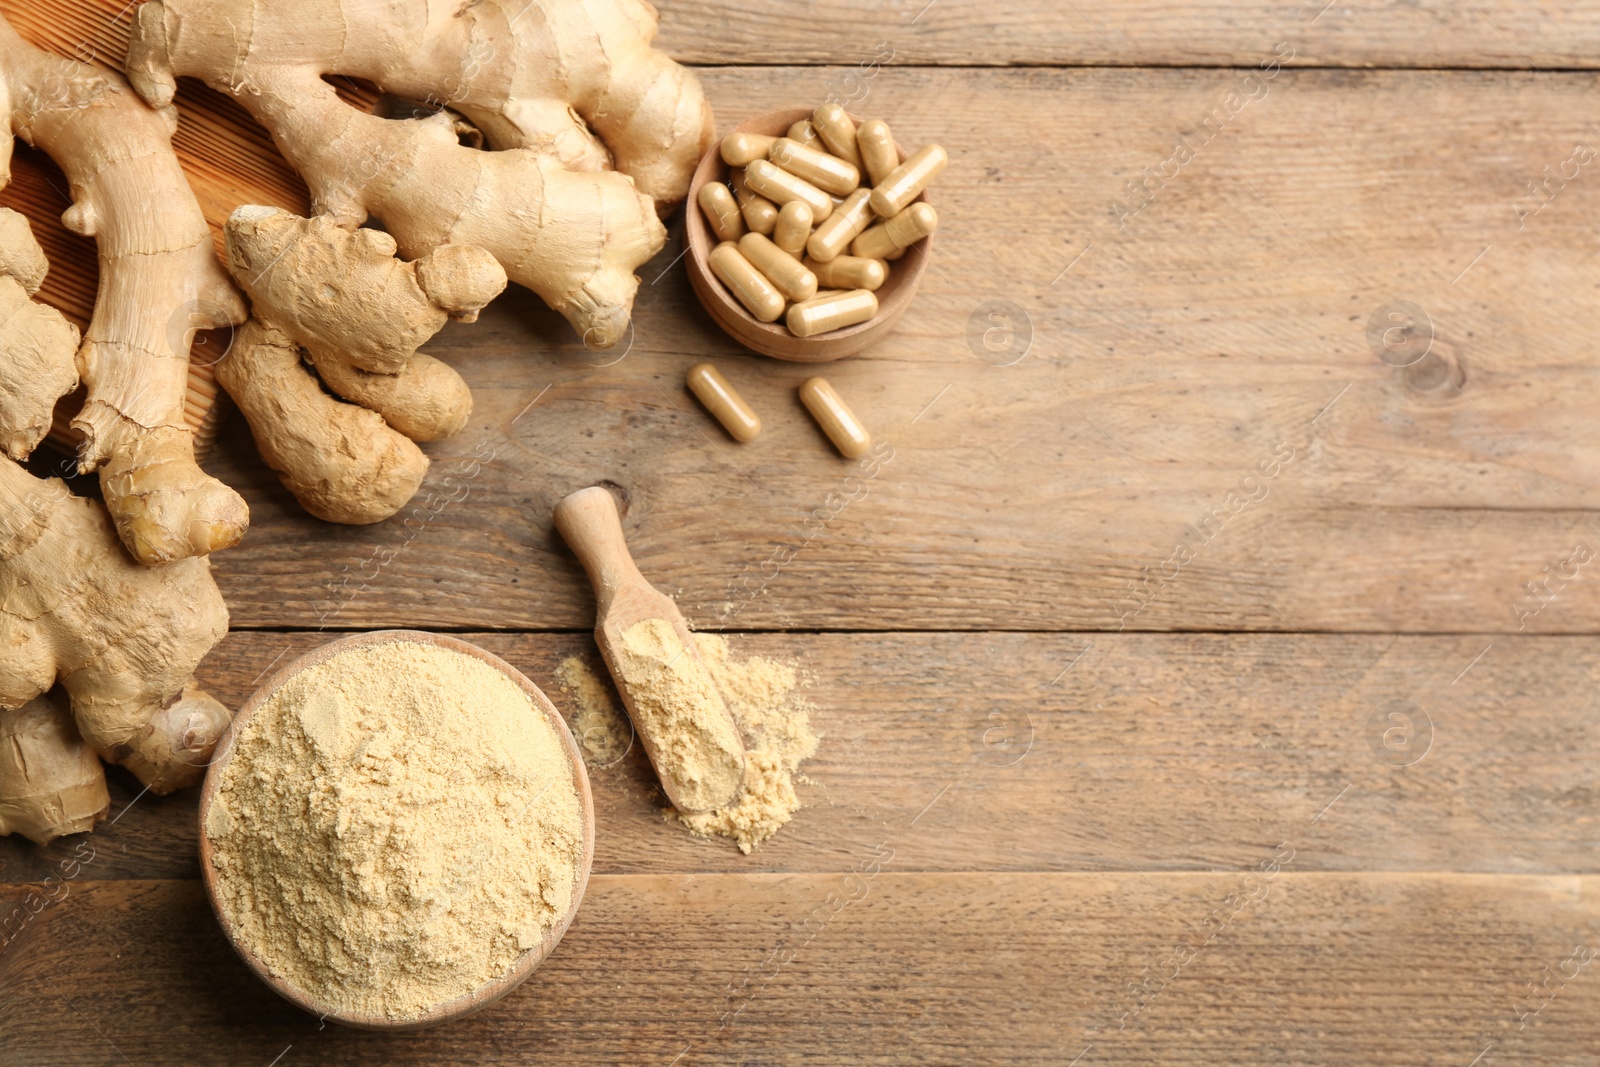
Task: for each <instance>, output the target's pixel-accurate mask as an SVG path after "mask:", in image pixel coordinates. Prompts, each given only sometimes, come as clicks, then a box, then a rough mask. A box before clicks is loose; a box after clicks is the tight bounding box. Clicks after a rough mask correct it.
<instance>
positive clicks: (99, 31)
mask: <svg viewBox="0 0 1600 1067" xmlns="http://www.w3.org/2000/svg"><path fill="white" fill-rule="evenodd" d="M0 6H4V7H5V9H6V10H5V14H6V17H7V18H9V19H11V21H12V22H13V23H15V24H16V26H17V28H18V30H19V31H21V32H24V33H29V34H37V35H39V36H41V37H44V38H46V39H48V40H50V42H51V44H52V45H53V46H54V47H55V48H56V49H57V50H58V51H60V52H62V54H65V55H71V54H90V55H94V56H97V57H105V58H108V59H113V60H115V59H120V57H121V56H122V55H124V54H125V52H126V51H127V39H128V32H129V26H130V20H131V15H130V11H131V9H132V8H133V7H134V6H135V4H132V3H126V2H125V0H32V2H30V3H28V4H26V5H24V4H22V3H20V2H18V0H7V3H6V4H4V5H0ZM657 6H658V8H659V9H660V11H661V36H660V46H661V47H662V48H664V49H665V50H666V51H667V53H668V54H669V55H672V56H674V57H675V58H677V59H679V60H682V61H684V62H691V63H700V64H708V65H712V66H725V65H735V64H745V63H761V62H767V63H782V64H795V65H801V64H834V65H838V66H840V67H841V68H846V69H841V70H840V71H838V72H837V73H836V75H835V79H836V80H837V83H838V84H837V86H836V87H835V89H834V91H835V92H836V93H838V95H839V96H840V98H841V99H847V98H848V97H849V96H850V95H851V94H852V93H854V92H859V91H860V89H861V87H862V85H863V83H870V81H871V77H870V74H871V70H872V67H871V64H873V63H874V62H876V63H880V64H881V63H889V64H895V65H902V66H903V65H926V64H955V65H959V66H968V65H997V66H1006V65H1028V66H1051V65H1061V66H1077V65H1087V66H1134V65H1137V66H1156V67H1160V66H1254V65H1256V64H1257V63H1258V62H1260V61H1261V60H1263V59H1265V58H1267V57H1268V56H1271V55H1273V53H1274V50H1275V49H1277V48H1278V46H1279V43H1280V42H1287V43H1288V44H1289V45H1291V46H1292V48H1293V55H1294V56H1295V59H1294V62H1297V63H1301V64H1305V65H1309V66H1323V67H1469V68H1482V67H1503V68H1511V69H1530V68H1544V69H1551V68H1592V67H1594V66H1595V65H1596V63H1597V61H1600V60H1597V57H1600V16H1597V14H1596V12H1595V10H1594V8H1593V6H1592V5H1587V4H1580V3H1573V2H1570V0H1569V2H1565V3H1533V2H1530V0H1482V2H1480V3H1471V4H1456V3H1450V2H1449V0H1414V2H1410V3H1408V2H1405V0H1376V2H1372V3H1362V4H1327V3H1325V2H1324V0H1297V2H1295V3H1290V4H1282V3H1276V4H1275V3H1270V2H1267V0H1205V2H1197V0H1140V2H1137V3H1122V4H1095V5H1078V4H1071V3H1068V4H1061V3H1056V2H1053V0H1012V2H1010V3H1007V4H1003V5H997V4H992V3H983V2H981V0H932V2H930V0H890V2H889V3H881V2H880V3H872V4H860V3H854V4H852V3H848V2H845V0H819V2H813V3H808V4H806V5H804V6H803V7H797V6H796V5H793V4H784V3H783V2H782V0H672V2H671V3H663V4H659V5H657ZM1285 54H1288V53H1287V52H1286V53H1285ZM863 64H866V66H865V67H864V68H863V67H862V65H863ZM848 68H855V69H856V70H857V71H858V75H857V77H856V78H854V79H852V78H851V77H850V72H849V69H848Z"/></svg>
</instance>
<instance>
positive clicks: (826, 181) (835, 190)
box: [767, 137, 861, 196]
mask: <svg viewBox="0 0 1600 1067" xmlns="http://www.w3.org/2000/svg"><path fill="white" fill-rule="evenodd" d="M767 158H768V159H769V160H771V161H772V162H773V163H776V164H777V165H778V166H780V167H782V168H783V169H784V170H786V171H788V172H789V173H790V174H793V175H794V176H795V177H796V178H804V179H805V180H806V181H808V182H810V183H811V184H812V185H815V186H816V187H817V188H818V189H821V190H822V191H823V192H825V193H832V194H833V195H834V196H849V195H850V194H851V193H853V192H854V191H855V190H856V188H857V187H858V186H859V185H860V184H861V171H860V170H858V169H857V168H856V167H854V166H852V165H851V164H849V163H846V162H845V161H844V160H842V159H840V158H839V157H838V156H830V155H829V154H828V153H826V152H819V151H817V150H816V149H815V148H807V147H806V146H805V145H803V144H801V143H800V142H799V141H794V140H791V139H789V138H788V137H779V138H778V139H777V140H775V141H773V142H772V148H771V150H770V151H769V152H768V153H767Z"/></svg>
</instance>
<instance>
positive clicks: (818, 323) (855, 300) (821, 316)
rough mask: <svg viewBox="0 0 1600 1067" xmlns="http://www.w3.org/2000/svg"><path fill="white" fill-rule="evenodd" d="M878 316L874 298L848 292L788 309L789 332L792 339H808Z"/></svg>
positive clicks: (814, 298) (858, 292)
mask: <svg viewBox="0 0 1600 1067" xmlns="http://www.w3.org/2000/svg"><path fill="white" fill-rule="evenodd" d="M877 313H878V298H877V297H876V296H875V295H873V294H872V293H871V292H869V291H868V290H866V289H850V290H848V291H846V292H844V293H842V294H840V295H837V296H830V297H828V298H826V299H823V298H821V297H812V298H811V299H810V300H807V301H804V302H802V303H799V304H795V305H793V306H792V307H790V308H789V315H788V318H787V319H786V320H785V321H786V322H787V323H788V324H789V332H790V333H792V334H794V335H795V336H796V337H812V336H815V335H816V334H819V333H827V332H828V331H829V330H842V329H844V328H845V327H846V326H854V325H855V324H856V323H858V322H866V321H867V320H868V319H870V318H872V316H874V315H876V314H877Z"/></svg>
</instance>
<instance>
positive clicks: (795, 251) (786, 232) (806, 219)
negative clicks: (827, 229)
mask: <svg viewBox="0 0 1600 1067" xmlns="http://www.w3.org/2000/svg"><path fill="white" fill-rule="evenodd" d="M834 213H835V214H834V215H833V216H829V217H830V218H833V217H835V216H836V215H837V214H838V209H837V208H835V209H834ZM810 237H811V208H810V207H808V206H806V205H805V204H804V203H802V202H800V201H799V200H791V201H789V203H787V204H785V205H783V210H782V211H779V212H778V225H777V226H775V227H773V230H772V243H773V244H775V245H777V246H778V247H779V248H781V249H783V250H784V251H785V252H787V253H789V254H790V255H791V256H793V257H794V258H795V259H799V258H800V254H801V253H802V252H804V251H805V248H806V241H807V240H809V239H810Z"/></svg>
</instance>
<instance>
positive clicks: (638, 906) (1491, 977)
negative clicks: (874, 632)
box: [0, 840, 1600, 1067]
mask: <svg viewBox="0 0 1600 1067" xmlns="http://www.w3.org/2000/svg"><path fill="white" fill-rule="evenodd" d="M1290 848H1292V846H1290ZM1277 854H1279V855H1282V856H1289V855H1290V852H1289V851H1282V852H1281V853H1277ZM1274 855H1275V853H1274V850H1273V848H1272V847H1271V846H1268V847H1267V848H1265V849H1264V850H1263V852H1262V856H1261V859H1262V860H1263V861H1265V862H1268V863H1271V862H1273V860H1272V857H1273V856H1274ZM898 859H899V852H898V849H897V848H896V847H895V845H894V843H893V841H892V840H890V841H885V842H883V843H882V848H881V850H880V851H879V852H877V853H870V852H869V853H865V854H863V855H862V856H861V857H860V858H859V862H860V863H861V864H862V868H861V872H860V873H858V874H855V875H851V876H841V875H837V874H835V875H825V876H803V875H734V874H725V875H716V876H685V875H634V876H616V875H609V876H601V877H597V878H594V879H593V880H591V882H590V883H589V891H588V894H587V896H586V898H585V900H584V903H583V907H582V910H581V911H580V912H579V914H578V917H577V920H576V922H575V923H574V925H573V927H572V929H571V931H570V932H569V933H568V934H567V936H566V938H565V939H564V940H563V942H562V944H561V945H560V947H559V948H558V949H557V950H556V952H555V954H554V955H553V956H552V957H551V958H550V959H549V960H548V961H547V962H546V963H545V964H544V966H543V967H542V968H541V969H540V970H539V971H538V972H537V973H536V974H535V975H534V976H533V978H532V979H531V980H530V981H529V982H528V983H527V984H526V985H524V986H523V987H522V988H521V989H519V990H518V991H516V992H515V993H513V994H511V995H510V996H509V997H507V998H506V999H505V1000H504V1001H502V1002H500V1003H499V1004H498V1005H495V1006H493V1007H491V1008H489V1009H487V1010H485V1011H484V1012H482V1013H481V1014H479V1015H477V1016H474V1017H472V1018H471V1019H468V1020H465V1021H463V1022H460V1023H457V1024H453V1025H450V1026H445V1027H440V1028H438V1029H434V1030H428V1031H422V1032H419V1033H411V1034H395V1035H383V1034H371V1033H360V1032H356V1031H351V1030H346V1029H343V1028H341V1027H339V1026H326V1027H323V1026H321V1025H319V1024H318V1022H317V1020H315V1019H313V1018H311V1017H310V1016H306V1015H301V1014H299V1013H298V1012H296V1011H295V1010H293V1009H291V1008H290V1007H289V1006H288V1005H287V1004H286V1003H284V1002H282V1001H280V1000H278V999H277V998H276V997H275V996H274V995H273V994H272V993H271V992H270V991H269V990H268V989H267V988H266V987H265V986H264V985H262V984H260V983H259V982H257V981H256V980H255V979H254V978H253V977H252V976H251V975H250V974H249V973H248V972H247V971H246V970H245V969H244V966H243V965H242V964H241V963H240V962H239V961H238V960H237V959H236V958H235V957H234V956H233V954H232V952H231V951H230V950H229V949H228V947H227V945H226V943H225V942H224V941H223V939H222V937H221V934H220V932H219V931H218V929H217V927H216V924H215V922H214V921H213V920H212V917H211V914H210V910H209V908H208V906H207V904H206V902H205V900H204V898H203V894H202V891H201V889H200V887H199V884H198V883H197V882H193V881H183V882H87V881H85V882H79V883H74V884H68V885H67V886H66V887H65V895H64V896H62V895H60V891H59V890H58V891H57V892H58V898H59V899H58V903H56V904H54V905H50V906H46V907H45V908H44V910H42V911H41V912H40V913H39V914H38V915H37V916H34V917H33V918H32V920H31V921H30V922H28V923H26V924H25V925H24V926H23V927H22V929H21V932H20V933H19V934H18V935H17V936H16V937H15V939H14V940H13V941H12V942H11V943H10V944H9V945H8V946H7V947H6V949H5V950H4V953H3V955H0V1033H3V1034H5V1038H4V1040H5V1042H6V1045H7V1046H8V1047H7V1052H8V1055H7V1060H8V1062H16V1063H27V1064H30V1065H34V1067H51V1065H55V1064H83V1063H90V1062H93V1063H100V1062H117V1063H121V1062H132V1063H186V1064H196V1065H201V1064H212V1063H217V1064H223V1063H227V1064H237V1063H261V1064H266V1063H269V1062H272V1060H273V1057H275V1056H278V1057H282V1060H281V1062H283V1063H285V1064H288V1063H294V1062H302V1063H306V1062H321V1063H335V1062H337V1063H349V1064H411V1063H417V1064H424V1063H426V1064H435V1063H441V1062H448V1063H453V1064H462V1065H478V1064H501V1063H506V1064H509V1063H526V1062H529V1061H530V1059H534V1058H536V1059H537V1060H538V1061H539V1062H551V1063H571V1064H590V1063H593V1064H610V1063H646V1064H651V1063H653V1064H668V1063H674V1062H675V1063H678V1064H680V1065H682V1064H705V1063H748V1062H760V1063H773V1064H802V1063H806V1064H814V1063H846V1062H848V1063H872V1064H901V1063H963V1064H968V1063H970V1064H979V1063H983V1064H1013V1063H1015V1064H1022V1063H1028V1064H1034V1063H1046V1062H1048V1063H1061V1064H1065V1063H1067V1062H1069V1061H1071V1060H1072V1058H1073V1057H1074V1056H1081V1057H1082V1058H1081V1059H1080V1060H1079V1063H1080V1064H1108V1063H1117V1064H1187V1063H1196V1064H1199V1063H1204V1064H1216V1063H1230V1064H1238V1065H1241V1067H1243V1065H1248V1064H1271V1065H1274V1067H1277V1065H1282V1064H1306V1065H1314V1064H1315V1065H1323V1067H1326V1065H1342V1064H1351V1065H1361V1067H1370V1065H1381V1064H1394V1065H1405V1067H1411V1065H1414V1064H1418V1063H1445V1064H1467V1063H1469V1062H1472V1060H1473V1057H1474V1056H1482V1058H1481V1059H1480V1060H1479V1061H1478V1062H1479V1063H1480V1064H1481V1063H1489V1064H1510V1063H1516V1064H1573V1063H1580V1062H1584V1060H1585V1059H1586V1058H1587V1056H1588V1051H1589V1050H1592V1049H1593V1048H1595V1047H1596V1044H1597V1042H1600V982H1596V981H1595V980H1594V977H1593V976H1592V974H1590V973H1589V972H1590V971H1592V969H1593V967H1594V964H1592V963H1588V964H1580V963H1579V962H1578V961H1579V960H1580V959H1584V958H1585V953H1586V954H1587V956H1588V957H1592V955H1593V952H1594V950H1595V949H1596V947H1597V946H1600V933H1597V932H1596V931H1597V930H1600V923H1597V922H1596V918H1597V916H1600V884H1597V882H1596V879H1594V878H1593V877H1585V878H1578V877H1569V878H1561V879H1559V880H1554V881H1548V882H1547V881H1546V880H1544V879H1542V878H1539V877H1538V876H1533V875H1427V874H1404V873H1399V874H1352V875H1330V874H1322V875H1316V874H1304V873H1299V872H1296V871H1295V870H1293V865H1294V861H1293V859H1290V860H1289V861H1288V863H1287V866H1285V865H1284V864H1281V863H1280V864H1279V867H1278V870H1277V871H1276V872H1272V871H1271V870H1270V868H1269V869H1268V870H1267V873H1271V874H1272V877H1271V878H1270V879H1268V878H1265V877H1252V876H1250V875H1245V874H1241V873H1238V872H1235V873H1230V874H1215V875H1172V874H1155V875H1149V876H1142V875H1138V874H1118V875H1087V874H1080V875H1071V874H996V873H973V874H943V875H930V874H905V873H900V872H897V871H896V870H895V866H896V864H897V862H898ZM1251 870H1253V871H1256V875H1257V876H1261V875H1262V873H1263V872H1262V871H1260V870H1257V869H1256V866H1255V864H1252V865H1251ZM16 900H17V895H16V894H15V893H12V894H7V895H6V899H5V901H4V903H5V904H6V905H7V906H6V908H5V913H8V914H9V913H10V912H11V907H13V906H14V905H15V901H16ZM1577 946H1582V948H1581V949H1579V950H1578V953H1577V954H1575V947H1577ZM1557 972H1561V974H1564V975H1566V976H1569V980H1568V981H1566V983H1565V985H1564V986H1563V985H1562V984H1561V979H1560V978H1559V977H1557ZM1547 980H1548V981H1549V987H1548V988H1549V989H1550V990H1551V993H1550V994H1548V995H1541V996H1539V998H1538V999H1530V993H1529V990H1530V988H1533V989H1538V987H1539V986H1540V984H1541V983H1543V982H1545V981H1547ZM1141 986H1142V987H1143V991H1142V992H1139V993H1137V994H1136V993H1135V992H1133V990H1137V989H1140V988H1141ZM1130 987H1131V988H1130ZM1536 1008H1538V1009H1539V1010H1537V1011H1535V1009H1536ZM1485 1049H1488V1050H1489V1051H1488V1052H1487V1053H1485V1051H1484V1050H1485ZM118 1057H122V1058H120V1059H119V1058H118ZM674 1057H678V1058H677V1059H676V1060H674Z"/></svg>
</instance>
